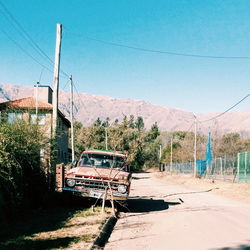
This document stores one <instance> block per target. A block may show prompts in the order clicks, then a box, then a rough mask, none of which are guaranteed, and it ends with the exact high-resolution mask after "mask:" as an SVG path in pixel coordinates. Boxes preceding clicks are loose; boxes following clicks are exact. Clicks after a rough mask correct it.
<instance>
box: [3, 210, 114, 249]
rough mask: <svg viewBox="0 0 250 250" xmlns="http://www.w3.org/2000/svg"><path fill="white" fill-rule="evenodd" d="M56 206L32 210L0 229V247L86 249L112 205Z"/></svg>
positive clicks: (109, 214)
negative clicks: (108, 206)
mask: <svg viewBox="0 0 250 250" xmlns="http://www.w3.org/2000/svg"><path fill="white" fill-rule="evenodd" d="M100 210H101V208H100V207H97V208H95V210H94V211H93V210H92V209H91V208H85V209H81V208H79V207H77V208H74V207H63V206H62V207H55V208H48V209H41V210H38V211H34V210H32V211H31V212H30V213H29V214H25V217H24V218H21V219H19V221H13V224H12V225H9V226H8V228H5V229H4V230H1V232H0V249H6V250H9V249H13V250H16V249H17V250H19V249H23V250H30V249H70V250H75V249H89V247H90V246H91V245H92V242H93V241H94V239H95V238H96V237H97V235H98V234H99V232H100V230H101V228H102V226H103V224H104V222H105V221H106V219H107V218H108V217H110V216H111V209H110V208H106V213H105V214H103V215H101V213H100Z"/></svg>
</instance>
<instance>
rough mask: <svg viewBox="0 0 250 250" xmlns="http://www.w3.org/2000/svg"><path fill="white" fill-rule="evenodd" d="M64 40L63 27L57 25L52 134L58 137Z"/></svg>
mask: <svg viewBox="0 0 250 250" xmlns="http://www.w3.org/2000/svg"><path fill="white" fill-rule="evenodd" d="M61 40H62V25H61V24H57V25H56V50H55V66H54V89H53V102H52V104H53V122H52V133H53V137H54V138H55V136H56V131H57V114H58V89H59V72H60V54H61Z"/></svg>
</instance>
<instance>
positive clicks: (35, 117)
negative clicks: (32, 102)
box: [30, 114, 46, 125]
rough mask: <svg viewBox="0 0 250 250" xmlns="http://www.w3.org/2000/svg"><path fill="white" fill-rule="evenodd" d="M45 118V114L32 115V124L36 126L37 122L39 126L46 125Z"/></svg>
mask: <svg viewBox="0 0 250 250" xmlns="http://www.w3.org/2000/svg"><path fill="white" fill-rule="evenodd" d="M45 118H46V117H45V114H38V115H36V114H31V116H30V122H31V123H32V124H36V122H37V121H38V122H37V124H38V125H45V122H46V119H45Z"/></svg>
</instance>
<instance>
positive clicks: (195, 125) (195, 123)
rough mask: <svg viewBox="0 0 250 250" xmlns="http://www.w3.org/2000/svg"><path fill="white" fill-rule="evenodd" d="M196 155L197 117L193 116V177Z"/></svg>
mask: <svg viewBox="0 0 250 250" xmlns="http://www.w3.org/2000/svg"><path fill="white" fill-rule="evenodd" d="M196 154H197V117H196V115H195V114H194V177H196Z"/></svg>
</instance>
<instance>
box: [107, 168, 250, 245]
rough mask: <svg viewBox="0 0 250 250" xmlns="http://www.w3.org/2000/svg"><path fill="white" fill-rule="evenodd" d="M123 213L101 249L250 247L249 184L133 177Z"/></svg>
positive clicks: (152, 175)
mask: <svg viewBox="0 0 250 250" xmlns="http://www.w3.org/2000/svg"><path fill="white" fill-rule="evenodd" d="M133 178H134V179H133V182H132V190H131V199H130V200H129V204H128V209H129V210H127V211H126V210H124V212H123V213H121V218H120V219H119V220H118V222H117V224H116V226H115V229H114V231H113V233H112V235H111V237H110V239H109V242H108V244H107V245H106V246H105V249H106V250H116V249H119V250H120V249H121V250H122V249H136V250H146V249H157V250H158V249H164V250H165V249H169V250H172V249H173V250H175V249H180V250H183V249H184V250H196V249H197V250H203V249H204V250H206V249H221V250H222V249H223V250H227V249H245V250H246V249H250V185H249V184H232V183H224V182H218V181H215V182H212V181H211V180H210V181H209V180H202V179H194V178H192V177H191V176H186V175H184V176H179V175H178V176H176V175H167V174H165V173H140V174H134V176H133Z"/></svg>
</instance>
